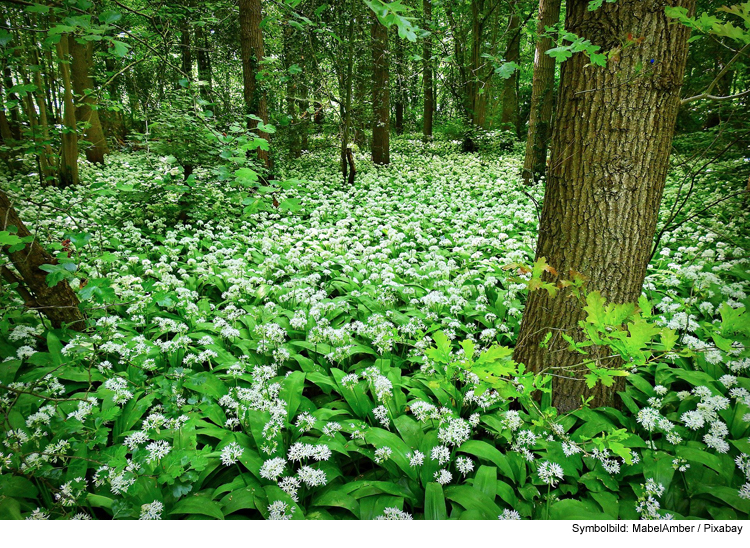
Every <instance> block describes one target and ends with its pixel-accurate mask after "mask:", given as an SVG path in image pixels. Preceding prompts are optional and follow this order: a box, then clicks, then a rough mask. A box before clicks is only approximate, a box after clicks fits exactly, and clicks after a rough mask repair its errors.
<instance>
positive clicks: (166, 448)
mask: <svg viewBox="0 0 750 548" xmlns="http://www.w3.org/2000/svg"><path fill="white" fill-rule="evenodd" d="M146 450H147V451H148V456H147V457H146V462H148V463H151V462H153V461H155V460H160V459H161V458H163V457H166V456H167V455H168V454H169V452H170V451H171V450H172V447H171V446H170V445H169V442H167V441H165V440H159V441H155V442H152V443H149V444H148V445H147V446H146Z"/></svg>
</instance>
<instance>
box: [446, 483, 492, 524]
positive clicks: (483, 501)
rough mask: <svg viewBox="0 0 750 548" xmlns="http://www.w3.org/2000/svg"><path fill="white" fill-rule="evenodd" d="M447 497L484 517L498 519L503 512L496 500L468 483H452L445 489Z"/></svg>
mask: <svg viewBox="0 0 750 548" xmlns="http://www.w3.org/2000/svg"><path fill="white" fill-rule="evenodd" d="M445 498H447V499H448V500H452V501H453V502H457V503H458V504H460V505H461V506H463V507H464V508H465V509H466V510H474V511H476V512H478V513H479V514H480V515H481V517H482V519H491V520H496V519H497V517H498V516H499V515H500V514H502V513H503V511H502V509H501V508H500V507H499V506H498V505H497V504H495V501H494V500H492V499H491V498H490V497H488V496H487V495H485V494H484V493H482V492H481V491H478V490H476V489H474V488H473V487H469V486H468V485H451V486H450V487H448V488H446V489H445Z"/></svg>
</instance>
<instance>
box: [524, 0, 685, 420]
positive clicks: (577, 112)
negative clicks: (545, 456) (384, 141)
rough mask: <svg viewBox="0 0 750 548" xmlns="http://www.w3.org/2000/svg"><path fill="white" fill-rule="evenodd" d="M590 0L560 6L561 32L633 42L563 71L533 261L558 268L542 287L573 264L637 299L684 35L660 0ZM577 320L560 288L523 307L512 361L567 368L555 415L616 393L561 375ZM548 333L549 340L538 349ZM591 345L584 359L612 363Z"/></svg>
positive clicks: (575, 359)
mask: <svg viewBox="0 0 750 548" xmlns="http://www.w3.org/2000/svg"><path fill="white" fill-rule="evenodd" d="M588 3H589V2H588V1H587V0H572V1H569V2H568V3H567V17H566V28H567V29H569V30H570V31H571V32H574V33H576V34H577V35H579V36H583V37H585V38H587V39H589V40H591V41H592V42H593V43H594V44H598V45H601V46H602V50H604V51H610V50H614V49H615V48H618V47H619V46H620V44H622V42H623V41H624V40H625V39H626V38H627V37H628V36H629V35H630V36H633V37H635V38H636V41H635V42H634V43H633V44H632V45H630V46H629V47H628V48H623V49H622V51H621V52H620V54H619V59H611V60H610V61H609V63H608V66H607V67H606V68H602V67H596V66H592V65H589V61H588V59H587V58H586V56H585V55H583V54H581V53H577V54H574V55H573V57H572V58H570V59H569V60H567V61H566V62H565V63H564V64H563V66H562V76H561V83H560V100H559V106H558V111H557V118H556V121H555V127H554V130H553V136H552V159H551V163H550V168H549V170H548V179H547V190H546V194H545V199H544V207H543V210H542V219H541V225H540V228H539V240H538V243H537V250H536V256H537V258H540V257H545V258H546V259H547V263H548V264H549V265H551V266H552V267H554V268H555V269H556V270H557V273H558V274H556V275H552V274H546V275H545V276H546V278H547V280H548V281H550V282H552V283H554V282H557V281H558V280H561V279H569V278H570V275H571V271H575V272H579V273H581V274H583V275H585V276H586V277H587V278H588V284H587V290H589V291H594V290H598V291H600V292H601V294H602V295H603V296H604V298H605V299H606V300H607V301H608V302H615V303H624V302H635V301H636V300H637V299H638V297H639V295H640V293H641V289H642V285H643V279H644V277H645V274H646V268H647V266H648V261H649V255H650V252H651V246H652V241H653V236H654V231H655V228H656V221H657V216H658V213H659V203H660V202H661V198H662V193H663V190H664V183H665V180H666V175H667V168H668V160H669V153H670V148H671V142H672V135H673V132H674V125H675V119H676V115H677V109H678V106H679V102H680V87H681V85H682V80H683V76H684V72H685V61H686V57H687V39H688V36H689V34H690V31H689V30H688V29H687V28H686V27H684V26H683V25H679V24H675V23H674V22H673V21H671V20H669V19H668V18H667V17H666V15H665V14H664V2H663V1H662V0H620V1H618V2H617V3H614V4H612V3H606V4H604V5H603V6H602V7H600V8H599V9H597V10H596V11H593V12H590V11H588ZM675 3H676V4H677V5H678V6H682V7H685V8H687V9H688V10H689V12H691V13H692V12H693V10H694V8H695V0H678V1H676V2H675ZM586 65H589V66H586ZM642 67H643V69H642V70H641V68H642ZM584 316H585V314H584V312H583V311H582V310H581V306H580V304H579V302H578V301H577V300H576V299H574V298H573V297H572V296H571V293H570V291H568V290H565V289H564V290H561V291H560V292H559V293H558V294H557V296H556V297H555V298H552V297H550V296H549V294H548V293H547V292H546V291H532V292H531V293H530V294H529V298H528V301H527V303H526V308H525V310H524V313H523V320H522V323H521V333H520V335H519V340H518V343H517V346H516V349H515V352H514V359H515V360H516V361H518V362H520V363H524V364H526V366H527V367H528V368H529V369H531V370H533V371H547V372H551V373H553V374H558V375H561V374H563V373H565V374H564V375H563V376H562V377H555V378H554V379H553V399H552V402H553V405H555V406H556V407H557V409H558V410H559V411H561V412H565V411H569V410H571V409H575V408H577V407H578V406H579V405H580V404H581V398H582V396H583V397H589V396H591V397H593V400H592V402H591V403H592V405H593V406H600V405H613V404H614V403H615V394H616V391H617V390H621V389H622V384H620V385H619V386H618V385H617V384H615V386H614V387H611V388H606V387H603V386H601V385H598V386H596V387H594V389H592V390H588V389H586V386H585V383H584V382H583V380H582V378H581V376H580V375H574V376H573V377H569V376H568V373H570V372H571V371H572V369H571V368H573V369H575V366H576V365H577V364H579V363H580V362H581V361H582V360H581V356H580V354H577V353H574V352H570V351H568V350H567V347H568V345H567V343H566V342H565V341H564V340H563V339H562V337H560V333H563V332H567V333H569V334H570V335H571V336H573V337H580V332H579V329H578V327H577V325H578V321H579V320H582V319H583V318H584ZM548 332H552V333H553V335H552V338H551V340H550V341H549V343H548V348H547V349H542V348H540V347H539V343H540V341H541V340H542V339H543V338H544V337H545V335H546V334H547V333H548ZM599 350H600V351H599V352H598V353H597V351H596V350H593V351H592V353H591V354H590V355H589V356H586V358H587V359H591V358H601V359H602V366H605V367H607V366H618V365H619V362H618V361H617V360H616V359H614V358H613V359H606V358H605V357H604V356H605V354H604V353H603V351H602V349H599ZM583 369H585V367H584V368H583ZM620 379H621V380H622V378H620Z"/></svg>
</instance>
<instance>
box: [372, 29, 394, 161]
mask: <svg viewBox="0 0 750 548" xmlns="http://www.w3.org/2000/svg"><path fill="white" fill-rule="evenodd" d="M372 62H373V74H372V113H373V124H372V161H373V163H375V164H380V165H387V164H388V163H390V161H391V160H390V146H389V134H390V128H391V124H390V114H391V108H390V82H389V78H390V76H389V70H388V29H387V28H386V27H384V26H383V25H381V24H380V21H378V19H377V18H376V17H375V16H374V15H373V21H372Z"/></svg>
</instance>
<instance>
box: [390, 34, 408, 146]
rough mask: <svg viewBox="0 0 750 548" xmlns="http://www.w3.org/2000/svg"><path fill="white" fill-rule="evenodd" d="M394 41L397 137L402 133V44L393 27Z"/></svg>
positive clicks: (403, 97) (403, 92)
mask: <svg viewBox="0 0 750 548" xmlns="http://www.w3.org/2000/svg"><path fill="white" fill-rule="evenodd" d="M393 30H394V35H395V37H394V40H395V41H396V101H395V105H394V107H395V111H396V124H395V128H394V129H395V130H396V133H397V134H398V135H401V134H402V133H403V132H404V103H405V100H404V99H405V95H406V94H405V91H404V63H405V61H404V42H403V41H402V40H401V39H400V38H399V36H398V29H397V28H396V26H395V25H394V27H393Z"/></svg>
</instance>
